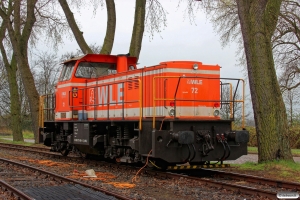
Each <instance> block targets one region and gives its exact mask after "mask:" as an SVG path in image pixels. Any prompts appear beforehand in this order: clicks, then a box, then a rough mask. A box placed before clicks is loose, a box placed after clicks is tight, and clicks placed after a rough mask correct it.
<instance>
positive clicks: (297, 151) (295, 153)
mask: <svg viewBox="0 0 300 200" xmlns="http://www.w3.org/2000/svg"><path fill="white" fill-rule="evenodd" d="M248 153H258V150H257V147H248ZM292 154H293V156H300V149H292Z"/></svg>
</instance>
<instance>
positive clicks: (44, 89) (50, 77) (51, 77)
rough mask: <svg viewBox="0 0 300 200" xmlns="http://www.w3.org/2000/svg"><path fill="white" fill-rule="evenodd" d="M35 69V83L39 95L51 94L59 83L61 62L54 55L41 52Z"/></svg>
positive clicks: (35, 63)
mask: <svg viewBox="0 0 300 200" xmlns="http://www.w3.org/2000/svg"><path fill="white" fill-rule="evenodd" d="M36 57H37V59H36V60H35V62H34V64H33V67H32V68H34V69H35V71H36V76H35V82H36V87H37V90H38V92H39V94H41V95H43V94H51V93H53V92H54V87H55V85H56V83H57V77H58V75H59V74H58V73H59V71H60V68H59V61H58V59H57V57H56V55H54V54H50V53H48V52H41V53H40V54H38V55H36Z"/></svg>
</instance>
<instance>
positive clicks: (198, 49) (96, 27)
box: [60, 0, 242, 78]
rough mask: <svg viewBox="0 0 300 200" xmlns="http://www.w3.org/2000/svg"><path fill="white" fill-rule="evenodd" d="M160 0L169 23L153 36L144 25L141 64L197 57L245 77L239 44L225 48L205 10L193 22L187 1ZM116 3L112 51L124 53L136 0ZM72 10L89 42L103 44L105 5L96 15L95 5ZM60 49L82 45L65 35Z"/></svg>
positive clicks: (228, 73)
mask: <svg viewBox="0 0 300 200" xmlns="http://www.w3.org/2000/svg"><path fill="white" fill-rule="evenodd" d="M160 2H161V3H162V5H163V7H164V8H165V10H166V11H167V12H168V14H167V27H164V28H163V29H162V30H161V32H160V33H155V35H154V37H153V39H150V37H149V35H150V34H149V33H148V32H147V29H145V34H144V38H143V44H142V49H141V53H140V59H139V63H140V64H139V67H144V66H151V65H156V64H158V63H159V62H163V61H170V60H195V61H201V62H203V63H204V64H214V65H215V64H218V65H220V66H221V67H222V69H221V76H222V77H230V78H242V73H241V70H242V68H241V67H237V66H236V64H237V61H236V60H237V59H236V48H237V46H236V44H231V45H230V46H226V47H225V48H222V46H221V43H220V39H219V36H218V35H217V33H216V32H215V31H214V30H213V26H212V24H211V23H210V21H209V20H208V19H207V18H206V16H205V14H204V13H202V12H201V11H198V12H197V13H196V17H195V22H194V23H191V22H190V20H189V18H188V16H187V15H186V14H185V12H184V10H185V6H186V5H185V4H184V3H182V4H181V7H180V8H178V7H177V5H178V1H174V0H172V1H171V0H163V1H160ZM115 4H116V14H117V25H116V33H115V42H114V46H113V50H112V54H124V53H128V52H129V45H130V40H131V34H132V27H133V21H134V7H135V1H133V0H115ZM73 10H74V8H73ZM73 12H74V16H75V18H76V20H77V21H78V22H79V23H80V27H81V28H80V29H81V30H82V32H83V35H84V37H85V39H86V41H87V43H88V44H94V43H96V44H98V45H102V43H103V40H104V37H105V32H106V21H107V14H106V9H105V8H104V9H98V11H97V14H96V15H93V10H92V8H89V9H88V8H86V9H84V10H82V11H81V12H80V13H78V12H76V11H75V10H74V11H73ZM60 49H61V50H60V53H64V52H66V51H74V50H75V49H79V47H78V45H77V43H76V41H75V40H74V39H73V40H69V39H66V40H65V41H64V46H63V47H62V48H60Z"/></svg>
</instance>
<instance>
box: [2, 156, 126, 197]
mask: <svg viewBox="0 0 300 200" xmlns="http://www.w3.org/2000/svg"><path fill="white" fill-rule="evenodd" d="M0 167H1V175H2V176H1V179H2V181H1V182H0V184H1V185H2V187H4V188H6V189H7V190H10V191H11V193H12V194H13V195H14V196H16V197H18V198H20V199H26V200H27V199H39V198H41V195H42V194H45V192H46V193H47V191H48V194H45V195H46V197H49V196H52V197H53V196H55V197H57V195H60V194H53V192H54V191H55V190H57V191H58V192H59V191H61V190H64V193H63V194H61V195H63V196H61V198H66V199H68V198H70V197H73V196H74V195H78V196H77V199H101V198H106V199H122V200H128V199H129V198H127V197H124V196H122V195H120V194H117V193H113V192H110V191H107V190H105V189H102V188H99V187H95V186H92V185H89V184H86V183H82V182H80V181H77V180H73V179H70V178H66V177H64V176H61V175H59V174H55V173H52V172H49V171H46V170H43V169H39V168H36V167H32V166H29V165H26V164H23V163H19V162H15V161H12V160H8V159H4V158H0ZM3 180H4V181H3ZM41 185H43V188H41ZM74 188H75V189H74ZM22 191H25V192H22ZM75 191H76V192H75ZM26 193H29V194H31V195H28V194H26ZM54 193H55V192H54ZM46 197H45V198H46ZM111 197H115V198H111Z"/></svg>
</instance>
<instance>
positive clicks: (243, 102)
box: [152, 76, 245, 129]
mask: <svg viewBox="0 0 300 200" xmlns="http://www.w3.org/2000/svg"><path fill="white" fill-rule="evenodd" d="M159 78H178V79H179V80H178V83H177V86H176V91H175V95H174V98H165V96H164V98H156V81H155V80H156V79H159ZM182 78H203V79H219V80H232V81H238V82H237V86H238V85H239V81H242V99H240V100H234V98H235V95H236V92H237V88H238V87H237V88H236V89H235V93H234V96H233V97H232V84H231V83H229V84H230V101H224V102H227V103H230V115H231V116H230V117H231V118H233V116H234V113H233V112H234V110H233V109H234V108H233V103H234V102H240V103H242V128H245V81H244V80H243V79H235V78H212V77H202V76H155V77H153V82H152V87H153V88H152V96H153V108H152V113H153V116H152V128H153V129H155V119H156V101H159V100H162V101H195V102H220V100H186V99H177V98H176V93H177V90H178V87H179V82H180V80H181V79H182ZM221 83H222V82H221ZM221 102H223V101H222V99H221ZM175 106H176V103H175Z"/></svg>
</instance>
